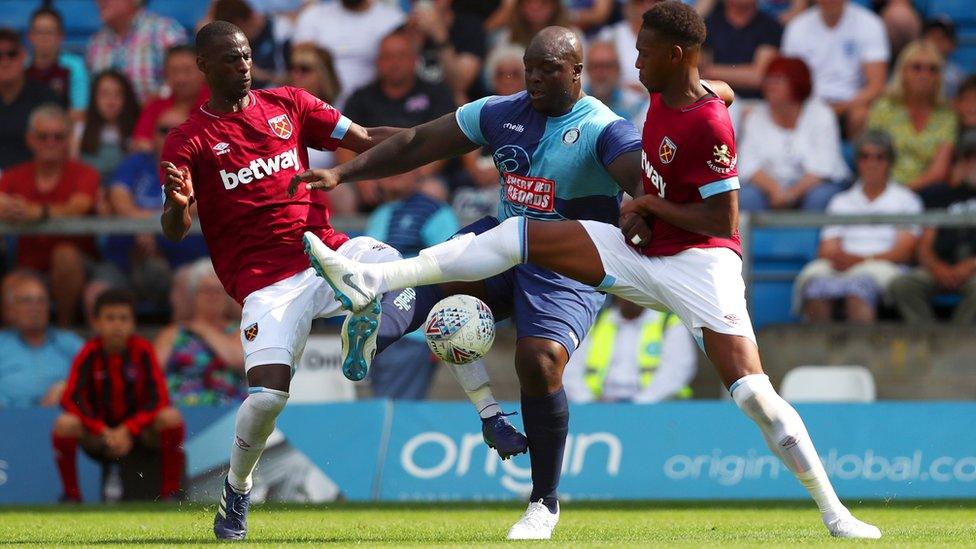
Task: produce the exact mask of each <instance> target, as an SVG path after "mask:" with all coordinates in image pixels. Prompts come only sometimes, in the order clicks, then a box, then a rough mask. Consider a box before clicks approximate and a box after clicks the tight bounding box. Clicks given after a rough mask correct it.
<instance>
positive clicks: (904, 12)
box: [873, 0, 922, 57]
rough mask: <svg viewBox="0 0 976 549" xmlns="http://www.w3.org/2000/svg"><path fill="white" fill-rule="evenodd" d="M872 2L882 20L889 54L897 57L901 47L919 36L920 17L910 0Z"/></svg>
mask: <svg viewBox="0 0 976 549" xmlns="http://www.w3.org/2000/svg"><path fill="white" fill-rule="evenodd" d="M873 4H874V7H875V10H876V11H877V12H878V15H880V16H881V21H883V22H884V26H885V33H886V34H887V35H888V44H889V45H890V46H891V56H892V57H897V56H898V54H899V53H900V52H901V50H902V48H904V47H905V46H906V45H908V44H910V43H911V42H914V41H915V40H918V38H919V36H921V34H922V18H921V17H919V15H918V12H916V11H915V7H914V6H913V5H912V0H875V1H874V2H873Z"/></svg>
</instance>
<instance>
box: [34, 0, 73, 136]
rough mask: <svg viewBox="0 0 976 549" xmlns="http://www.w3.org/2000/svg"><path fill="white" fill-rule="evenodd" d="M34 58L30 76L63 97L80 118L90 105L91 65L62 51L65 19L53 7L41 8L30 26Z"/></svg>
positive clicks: (35, 13) (64, 104) (64, 102)
mask: <svg viewBox="0 0 976 549" xmlns="http://www.w3.org/2000/svg"><path fill="white" fill-rule="evenodd" d="M27 41H28V42H30V45H31V60H30V65H29V66H28V67H27V77H28V78H33V79H34V80H36V81H38V82H41V83H42V84H45V85H47V87H49V88H51V89H52V90H53V91H54V92H55V93H57V94H58V95H59V96H60V98H61V104H62V105H63V106H64V107H65V108H67V109H69V110H70V112H71V117H72V119H74V120H80V119H81V117H82V116H83V115H84V112H85V108H86V107H88V68H87V67H85V60H84V59H82V58H81V57H79V56H77V55H74V54H73V53H68V52H66V51H62V50H61V46H62V45H63V44H64V21H63V20H62V19H61V14H60V13H58V12H57V11H56V10H54V9H51V8H38V9H37V10H36V11H34V13H33V14H31V18H30V23H29V25H28V27H27Z"/></svg>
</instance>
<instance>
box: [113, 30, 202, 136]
mask: <svg viewBox="0 0 976 549" xmlns="http://www.w3.org/2000/svg"><path fill="white" fill-rule="evenodd" d="M163 74H164V75H165V81H166V90H167V94H166V95H163V96H158V97H154V98H153V99H151V100H150V101H149V102H148V103H146V104H145V107H143V109H142V112H141V113H140V114H139V120H138V121H137V122H136V127H135V130H133V132H132V148H133V149H135V150H137V151H152V148H153V132H155V131H156V121H157V120H158V118H159V117H160V115H162V113H163V112H165V111H168V110H171V109H176V110H179V111H181V112H182V113H183V119H184V120H186V118H187V117H188V116H189V115H190V111H192V110H193V109H196V108H197V107H199V106H200V105H203V104H204V103H206V102H207V100H208V99H210V89H209V88H208V87H207V84H206V82H204V79H203V73H202V72H200V69H198V68H197V54H196V51H195V50H194V49H193V46H190V45H187V44H180V45H177V46H173V47H171V48H170V49H169V50H167V51H166V63H165V65H164V69H163Z"/></svg>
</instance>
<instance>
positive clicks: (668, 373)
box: [564, 298, 698, 404]
mask: <svg viewBox="0 0 976 549" xmlns="http://www.w3.org/2000/svg"><path fill="white" fill-rule="evenodd" d="M697 370H698V348H697V346H696V345H695V340H694V339H693V338H692V337H691V332H689V331H688V329H687V328H685V327H684V325H683V324H682V323H681V320H680V319H678V317H677V316H675V315H674V314H673V313H664V312H660V311H654V310H651V309H645V308H643V307H641V306H640V305H636V304H634V303H631V302H630V301H626V300H624V299H620V298H616V299H615V300H614V306H613V307H612V308H609V309H606V310H604V311H603V312H602V313H600V316H598V317H597V319H596V323H595V324H593V327H592V328H591V329H590V333H589V334H587V336H586V339H584V340H583V342H582V343H580V346H579V348H578V349H577V350H576V352H575V353H573V356H572V358H570V359H569V362H568V363H567V364H566V374H565V376H564V383H565V387H566V397H567V398H569V400H570V402H573V403H580V404H582V403H587V402H634V403H638V404H648V403H651V402H660V401H662V400H669V399H680V398H690V397H691V387H689V385H690V384H691V381H692V380H693V379H694V378H695V372H696V371H697Z"/></svg>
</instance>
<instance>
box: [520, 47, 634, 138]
mask: <svg viewBox="0 0 976 549" xmlns="http://www.w3.org/2000/svg"><path fill="white" fill-rule="evenodd" d="M520 65H521V62H520ZM583 67H584V69H585V73H584V76H585V77H586V79H585V82H586V86H584V88H585V90H586V93H587V94H588V95H592V96H593V97H595V98H597V99H599V100H600V101H602V102H603V104H604V105H606V106H608V107H610V110H612V111H613V112H615V113H616V114H617V115H618V116H620V117H622V118H626V119H627V120H629V121H630V122H631V123H632V124H634V126H637V127H638V128H643V127H644V118H645V117H646V116H647V105H648V100H647V94H646V93H643V94H642V93H638V92H636V91H634V90H632V89H630V88H625V87H623V86H622V85H621V76H620V73H621V70H620V59H619V58H618V57H617V50H616V48H614V47H613V44H612V43H610V42H593V43H592V44H590V46H589V48H587V50H586V56H585V57H584V58H583ZM518 77H519V78H523V75H522V73H521V72H520V73H519V75H518Z"/></svg>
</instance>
